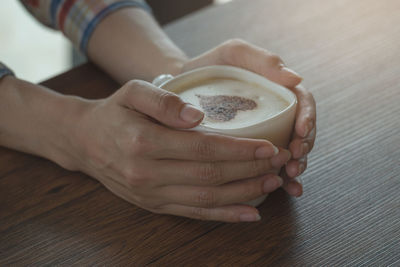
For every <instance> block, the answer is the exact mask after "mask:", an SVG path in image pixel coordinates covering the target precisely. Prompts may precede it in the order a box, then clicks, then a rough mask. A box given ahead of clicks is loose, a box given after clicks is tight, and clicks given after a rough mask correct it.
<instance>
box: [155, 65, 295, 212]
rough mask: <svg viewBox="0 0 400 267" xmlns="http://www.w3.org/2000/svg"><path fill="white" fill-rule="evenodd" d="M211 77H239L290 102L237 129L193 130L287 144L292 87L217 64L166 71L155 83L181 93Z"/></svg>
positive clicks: (292, 114) (292, 110)
mask: <svg viewBox="0 0 400 267" xmlns="http://www.w3.org/2000/svg"><path fill="white" fill-rule="evenodd" d="M212 78H227V79H236V80H239V81H243V82H247V83H250V84H257V85H259V86H261V87H262V88H266V89H267V90H269V91H272V92H273V93H275V94H277V95H279V96H281V97H282V98H283V99H284V100H286V101H287V102H288V103H289V105H288V106H287V107H286V108H285V109H283V110H282V111H280V112H279V113H277V114H275V115H274V116H272V117H271V116H268V114H266V119H265V120H262V121H260V122H258V123H255V124H253V125H250V126H246V127H241V128H235V129H218V128H210V127H207V126H204V125H199V126H197V127H195V128H193V129H192V130H197V131H204V132H213V133H219V134H224V135H229V136H235V137H245V138H255V139H267V140H269V141H270V142H272V143H273V144H274V145H276V146H278V147H283V148H287V146H288V144H289V141H290V137H291V134H292V131H293V124H294V119H295V115H296V106H297V99H296V96H295V95H294V93H293V92H292V91H290V90H289V89H287V88H285V87H283V86H281V85H279V84H276V83H274V82H272V81H270V80H268V79H267V78H265V77H263V76H260V75H258V74H256V73H253V72H250V71H247V70H244V69H241V68H237V67H232V66H220V65H218V66H207V67H202V68H198V69H194V70H191V71H188V72H185V73H182V74H180V75H178V76H176V77H173V76H172V75H169V74H163V75H160V76H158V77H157V78H155V79H154V81H153V84H154V85H156V86H158V87H160V88H163V89H165V90H167V91H170V92H173V93H176V94H179V93H180V92H179V90H180V89H181V88H185V86H186V85H188V84H192V83H196V82H201V81H203V80H208V79H212ZM181 90H182V89H181ZM273 172H274V173H278V172H279V170H274V171H273ZM265 198H266V195H265V196H262V197H260V198H257V199H255V200H253V201H250V202H247V203H246V204H249V205H252V206H258V205H259V204H261V203H262V202H263V201H264V200H265Z"/></svg>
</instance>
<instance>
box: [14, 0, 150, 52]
mask: <svg viewBox="0 0 400 267" xmlns="http://www.w3.org/2000/svg"><path fill="white" fill-rule="evenodd" d="M21 1H22V3H23V5H24V6H25V7H26V8H27V9H28V11H29V12H30V13H31V14H32V15H34V16H35V17H36V18H37V19H38V20H39V21H40V22H42V23H43V24H45V25H46V26H49V27H51V28H53V29H56V30H61V31H62V32H63V33H64V34H65V36H67V37H68V38H69V39H70V40H71V41H72V42H73V44H74V45H75V46H76V47H77V48H79V50H80V51H81V52H83V53H85V54H86V52H87V45H88V42H89V38H90V36H91V34H92V33H93V30H94V29H95V28H96V26H97V25H98V23H99V22H100V21H101V20H102V19H103V18H105V17H106V16H107V15H109V14H110V13H112V12H113V11H116V10H118V9H120V8H125V7H139V8H143V9H145V10H147V11H151V9H150V7H149V6H148V5H147V4H146V2H145V1H144V0H21Z"/></svg>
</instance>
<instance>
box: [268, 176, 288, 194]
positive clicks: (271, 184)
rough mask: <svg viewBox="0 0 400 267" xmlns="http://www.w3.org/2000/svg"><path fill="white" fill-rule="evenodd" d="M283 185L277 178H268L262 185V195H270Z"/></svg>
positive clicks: (279, 178) (280, 179)
mask: <svg viewBox="0 0 400 267" xmlns="http://www.w3.org/2000/svg"><path fill="white" fill-rule="evenodd" d="M282 185H283V180H282V178H281V177H279V176H274V177H271V178H268V179H267V180H266V181H265V182H264V185H263V191H264V193H270V192H272V191H274V190H275V189H277V188H278V187H281V186H282Z"/></svg>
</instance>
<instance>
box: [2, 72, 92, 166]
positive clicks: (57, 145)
mask: <svg viewBox="0 0 400 267" xmlns="http://www.w3.org/2000/svg"><path fill="white" fill-rule="evenodd" d="M87 102H88V101H85V100H84V99H81V98H78V97H73V96H66V95H61V94H58V93H56V92H54V91H51V90H48V89H46V88H44V87H41V86H39V85H35V84H32V83H29V82H26V81H23V80H19V79H17V78H15V77H13V76H6V77H3V78H2V79H1V80H0V145H2V146H6V147H8V148H11V149H15V150H18V151H22V152H25V153H30V154H34V155H38V156H41V157H44V158H47V159H50V160H52V161H54V162H56V163H58V164H59V165H61V166H63V167H65V168H68V169H71V168H70V166H71V162H73V159H72V157H71V156H72V155H74V154H73V151H71V150H72V149H73V148H72V146H71V144H72V143H73V135H74V122H76V121H77V120H78V119H79V117H80V114H82V112H83V110H84V109H85V107H86V106H87V105H88V103H87Z"/></svg>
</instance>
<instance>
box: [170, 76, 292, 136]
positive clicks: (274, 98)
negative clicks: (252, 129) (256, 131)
mask: <svg viewBox="0 0 400 267" xmlns="http://www.w3.org/2000/svg"><path fill="white" fill-rule="evenodd" d="M176 92H177V93H178V94H179V96H180V97H181V98H182V99H183V101H185V102H188V103H191V104H192V105H194V106H196V107H198V108H200V109H202V110H203V108H202V106H201V105H200V97H199V96H238V97H242V98H246V99H249V100H252V101H254V102H255V103H256V107H255V108H253V109H249V110H243V111H242V110H238V111H237V113H236V114H235V116H234V118H232V119H230V120H228V121H216V120H213V119H212V118H210V117H208V116H205V118H204V120H203V122H202V125H204V126H207V127H210V128H215V129H237V128H243V127H247V126H251V125H254V124H257V123H259V122H262V121H264V120H266V119H268V118H271V117H273V116H275V115H276V114H278V113H279V112H281V111H282V110H284V109H285V108H286V107H288V106H289V103H288V102H287V101H286V100H285V99H283V97H281V96H280V95H278V94H276V93H274V92H272V91H271V90H268V89H267V88H265V87H261V86H259V85H257V84H251V83H247V82H243V81H239V80H234V79H226V78H214V79H208V80H205V81H202V82H199V83H197V84H191V85H188V86H184V87H183V88H179V90H177V91H176ZM203 111H204V110H203Z"/></svg>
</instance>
